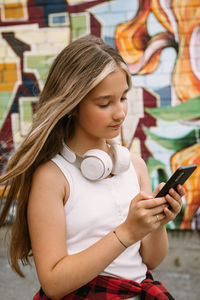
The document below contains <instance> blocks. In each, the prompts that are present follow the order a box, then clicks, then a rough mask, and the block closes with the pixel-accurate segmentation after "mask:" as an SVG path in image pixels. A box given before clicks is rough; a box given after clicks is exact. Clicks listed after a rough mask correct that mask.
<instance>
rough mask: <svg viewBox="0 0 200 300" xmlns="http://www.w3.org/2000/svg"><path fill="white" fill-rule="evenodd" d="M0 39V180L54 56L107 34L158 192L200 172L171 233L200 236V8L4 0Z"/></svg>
mask: <svg viewBox="0 0 200 300" xmlns="http://www.w3.org/2000/svg"><path fill="white" fill-rule="evenodd" d="M0 33H1V34H0V170H1V172H3V171H4V168H5V165H6V162H7V161H8V159H9V157H10V155H11V154H12V153H13V152H14V151H15V150H16V148H17V147H18V146H19V144H20V143H21V141H22V140H23V139H24V137H25V135H26V133H27V131H28V129H29V127H30V124H31V122H32V115H33V113H34V111H35V110H36V109H37V100H38V95H39V93H40V91H41V90H42V88H43V85H44V81H45V78H46V76H47V72H48V69H49V67H50V65H51V63H52V61H53V59H54V57H55V55H56V54H57V53H58V52H59V51H60V50H61V49H63V47H65V46H66V45H67V44H69V43H70V42H71V41H72V40H74V39H77V38H78V37H81V36H83V35H85V34H93V35H96V36H101V37H102V38H103V39H104V40H105V41H106V42H107V43H109V44H110V45H112V46H113V47H115V48H116V49H117V50H118V51H119V52H120V54H121V55H122V57H123V58H124V60H125V61H126V62H127V64H128V66H129V69H130V71H131V73H132V78H133V89H132V90H131V91H130V93H129V95H128V99H129V114H128V116H127V119H126V122H125V124H124V126H123V135H122V136H123V140H122V143H124V144H125V145H126V146H127V147H129V148H130V150H131V151H133V152H135V153H137V154H139V155H141V156H142V157H143V158H144V159H145V161H146V163H147V166H148V170H149V175H150V178H151V182H152V187H153V188H154V187H155V186H156V185H157V184H158V183H159V182H160V181H163V180H164V181H165V180H166V179H167V178H168V177H169V176H170V175H171V174H172V172H173V171H174V170H175V169H176V168H177V167H178V166H180V165H184V164H190V163H196V164H197V165H198V170H197V171H196V173H195V174H194V176H193V177H192V178H191V179H190V180H189V181H188V183H187V184H186V185H185V188H186V191H187V193H186V197H185V199H184V207H183V210H182V212H181V214H180V215H179V217H178V218H177V219H176V221H175V222H172V223H170V224H168V227H169V228H172V229H173V228H180V229H190V228H193V229H200V215H199V211H200V209H199V205H200V190H199V184H200V175H199V170H200V121H199V117H200V4H199V1H198V0H172V1H161V0H160V1H159V0H158V1H154V0H143V1H139V0H135V1H133V0H126V1H124V0H113V1H100V0H99V1H81V0H80V1H78V0H77V1H76V0H71V1H65V0H52V1H45V0H43V1H42V0H40V1H39V0H30V1H27V0H18V1H17V0H6V1H0ZM122 136H121V137H120V138H121V139H122Z"/></svg>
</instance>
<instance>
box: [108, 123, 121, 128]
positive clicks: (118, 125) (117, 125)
mask: <svg viewBox="0 0 200 300" xmlns="http://www.w3.org/2000/svg"><path fill="white" fill-rule="evenodd" d="M121 125H122V124H121V123H120V124H116V125H111V126H109V127H112V128H119V127H121Z"/></svg>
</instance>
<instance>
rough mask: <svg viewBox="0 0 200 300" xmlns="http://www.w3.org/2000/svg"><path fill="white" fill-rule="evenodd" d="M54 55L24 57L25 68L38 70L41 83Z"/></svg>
mask: <svg viewBox="0 0 200 300" xmlns="http://www.w3.org/2000/svg"><path fill="white" fill-rule="evenodd" d="M54 57H55V55H29V56H27V57H26V65H27V68H28V69H31V70H37V71H38V73H39V76H40V80H41V81H42V84H43V85H44V83H45V80H46V78H47V75H48V72H49V68H50V66H51V65H52V62H53V59H54Z"/></svg>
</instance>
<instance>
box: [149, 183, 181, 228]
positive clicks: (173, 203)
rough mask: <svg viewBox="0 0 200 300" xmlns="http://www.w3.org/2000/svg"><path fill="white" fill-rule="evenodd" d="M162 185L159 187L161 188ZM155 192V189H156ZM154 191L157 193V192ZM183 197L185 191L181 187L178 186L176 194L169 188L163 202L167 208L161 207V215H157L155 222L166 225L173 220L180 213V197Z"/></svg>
mask: <svg viewBox="0 0 200 300" xmlns="http://www.w3.org/2000/svg"><path fill="white" fill-rule="evenodd" d="M162 186H163V184H161V185H159V188H161V187H162ZM156 190H157V189H156ZM156 190H155V191H154V193H155V192H157V191H156ZM184 195H185V189H184V188H183V186H182V185H180V184H179V185H178V187H177V192H176V191H175V190H174V189H173V188H171V189H170V190H169V193H168V194H167V195H166V196H165V200H166V202H167V204H168V206H164V207H163V213H161V214H159V215H157V216H156V217H157V220H158V221H160V223H161V224H167V223H168V222H170V221H172V220H174V219H175V218H176V216H177V215H178V214H179V213H180V211H181V208H182V205H183V202H182V197H183V196H184Z"/></svg>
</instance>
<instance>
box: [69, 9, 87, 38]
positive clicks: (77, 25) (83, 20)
mask: <svg viewBox="0 0 200 300" xmlns="http://www.w3.org/2000/svg"><path fill="white" fill-rule="evenodd" d="M71 26H72V40H75V39H77V38H79V37H80V36H82V35H83V34H85V33H87V32H88V30H87V29H88V28H87V17H86V15H74V16H71Z"/></svg>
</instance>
